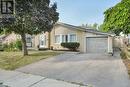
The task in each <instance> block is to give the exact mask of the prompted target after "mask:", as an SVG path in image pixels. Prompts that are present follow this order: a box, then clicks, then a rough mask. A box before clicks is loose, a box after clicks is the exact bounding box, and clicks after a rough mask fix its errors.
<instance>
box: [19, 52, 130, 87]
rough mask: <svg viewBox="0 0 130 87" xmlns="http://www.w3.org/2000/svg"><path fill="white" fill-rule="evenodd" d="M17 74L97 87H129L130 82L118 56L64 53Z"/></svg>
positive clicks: (29, 66) (23, 69)
mask: <svg viewBox="0 0 130 87" xmlns="http://www.w3.org/2000/svg"><path fill="white" fill-rule="evenodd" d="M17 71H20V72H25V73H31V74H34V75H40V76H44V77H48V78H52V79H60V80H63V81H67V82H74V83H79V84H83V85H87V84H92V85H94V87H130V81H129V77H128V74H127V70H126V67H125V66H124V64H123V62H122V60H121V58H120V56H119V53H116V54H115V55H114V56H110V55H105V54H75V53H65V54H62V55H59V56H56V57H52V58H49V59H46V60H41V61H39V62H37V63H34V64H31V65H28V66H25V67H22V68H19V69H17Z"/></svg>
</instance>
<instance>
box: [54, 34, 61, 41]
mask: <svg viewBox="0 0 130 87" xmlns="http://www.w3.org/2000/svg"><path fill="white" fill-rule="evenodd" d="M60 42H61V41H60V35H56V36H55V43H60Z"/></svg>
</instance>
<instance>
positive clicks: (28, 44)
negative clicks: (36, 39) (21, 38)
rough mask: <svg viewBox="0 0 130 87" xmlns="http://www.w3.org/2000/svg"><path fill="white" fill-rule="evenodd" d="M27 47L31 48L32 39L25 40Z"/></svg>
mask: <svg viewBox="0 0 130 87" xmlns="http://www.w3.org/2000/svg"><path fill="white" fill-rule="evenodd" d="M26 43H27V47H32V37H27V38H26Z"/></svg>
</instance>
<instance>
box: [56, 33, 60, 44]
mask: <svg viewBox="0 0 130 87" xmlns="http://www.w3.org/2000/svg"><path fill="white" fill-rule="evenodd" d="M56 36H59V42H56ZM61 42H62V36H61V35H55V44H60V43H61Z"/></svg>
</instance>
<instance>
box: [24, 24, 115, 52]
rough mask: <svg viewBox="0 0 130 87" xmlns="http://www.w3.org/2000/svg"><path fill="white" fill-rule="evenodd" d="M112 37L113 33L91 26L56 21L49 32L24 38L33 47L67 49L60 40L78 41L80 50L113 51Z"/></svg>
mask: <svg viewBox="0 0 130 87" xmlns="http://www.w3.org/2000/svg"><path fill="white" fill-rule="evenodd" d="M113 37H114V35H113V34H109V33H103V32H99V31H97V30H94V29H91V28H82V27H79V26H73V25H70V24H65V23H56V24H55V26H54V28H53V29H52V31H51V32H50V33H48V32H45V33H44V32H43V33H41V34H39V35H33V36H31V35H26V40H27V47H28V48H34V49H38V48H40V49H42V48H43V49H44V48H46V49H47V48H53V49H54V50H67V48H63V47H62V46H61V43H62V42H79V43H80V47H79V48H78V50H79V51H80V52H85V53H86V52H87V53H111V52H113Z"/></svg>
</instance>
